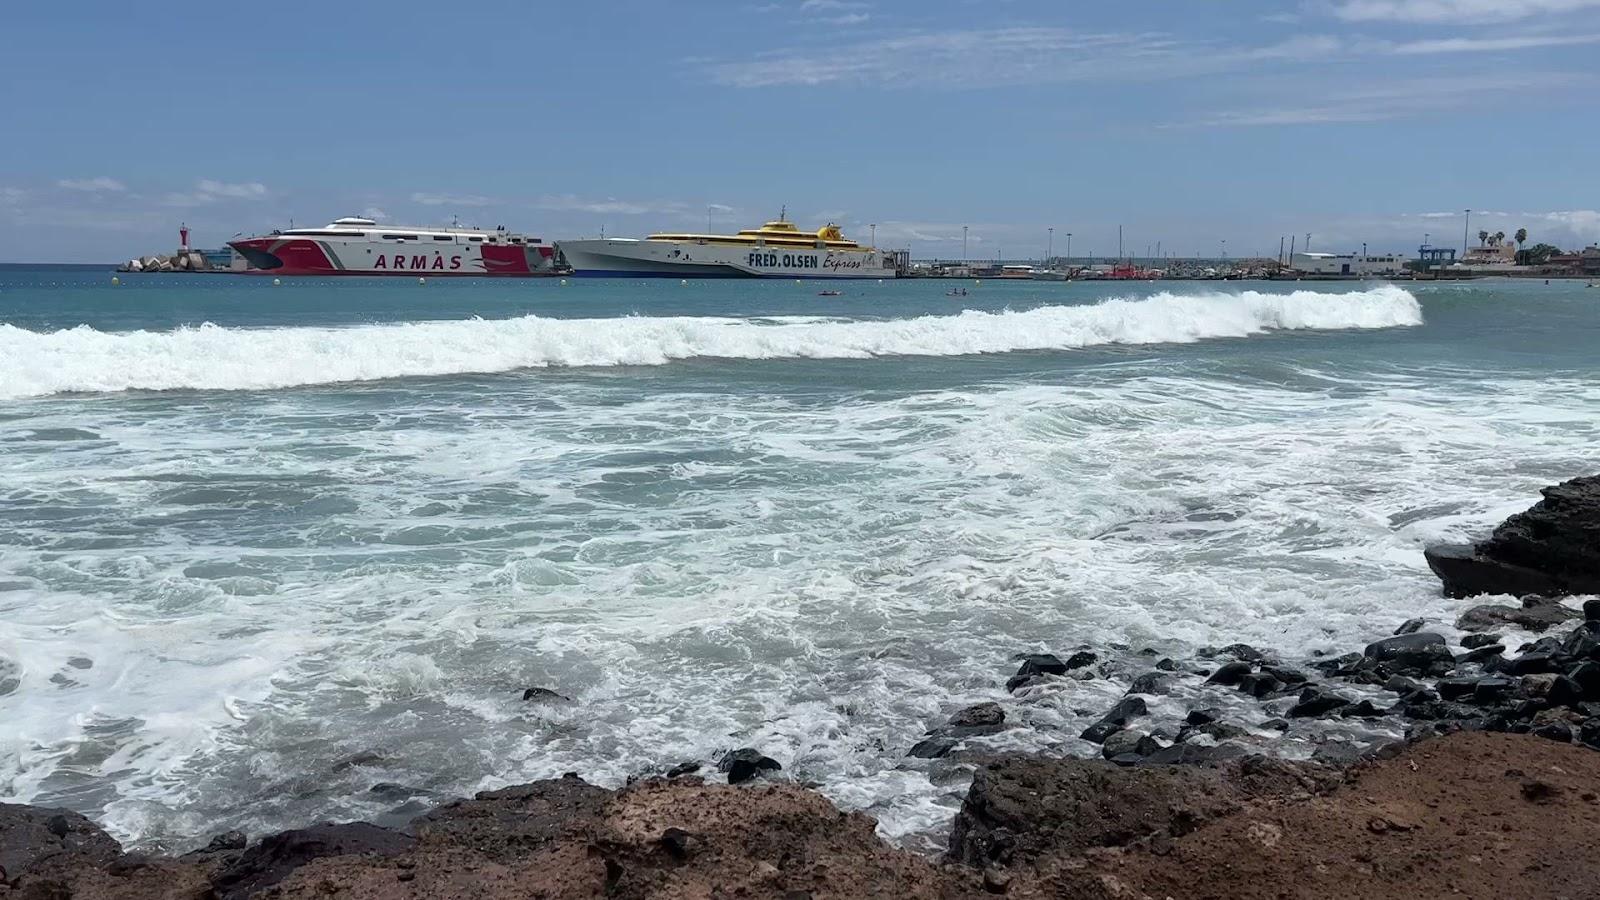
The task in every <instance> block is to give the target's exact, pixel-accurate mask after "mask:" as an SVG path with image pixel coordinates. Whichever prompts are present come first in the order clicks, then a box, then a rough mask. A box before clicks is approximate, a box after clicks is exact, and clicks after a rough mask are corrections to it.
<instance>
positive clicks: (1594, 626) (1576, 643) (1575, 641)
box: [1560, 622, 1600, 660]
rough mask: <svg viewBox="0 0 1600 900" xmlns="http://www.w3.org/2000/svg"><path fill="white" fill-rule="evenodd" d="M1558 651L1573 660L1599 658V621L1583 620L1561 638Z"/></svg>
mask: <svg viewBox="0 0 1600 900" xmlns="http://www.w3.org/2000/svg"><path fill="white" fill-rule="evenodd" d="M1560 651H1561V654H1562V655H1563V656H1566V657H1568V658H1570V659H1573V660H1584V659H1593V660H1600V622H1584V623H1583V624H1582V625H1579V626H1578V627H1577V628H1574V629H1572V630H1571V631H1570V632H1568V633H1567V636H1566V637H1565V638H1563V639H1562V641H1561V644H1560Z"/></svg>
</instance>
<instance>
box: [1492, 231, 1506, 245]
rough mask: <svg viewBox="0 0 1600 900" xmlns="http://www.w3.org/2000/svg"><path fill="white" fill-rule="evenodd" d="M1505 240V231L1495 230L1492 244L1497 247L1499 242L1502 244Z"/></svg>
mask: <svg viewBox="0 0 1600 900" xmlns="http://www.w3.org/2000/svg"><path fill="white" fill-rule="evenodd" d="M1505 242H1506V233H1505V232H1504V231H1496V232H1495V233H1494V245H1495V246H1496V247H1498V246H1500V245H1501V244H1504V243H1505Z"/></svg>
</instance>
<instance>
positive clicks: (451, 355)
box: [0, 285, 1422, 399]
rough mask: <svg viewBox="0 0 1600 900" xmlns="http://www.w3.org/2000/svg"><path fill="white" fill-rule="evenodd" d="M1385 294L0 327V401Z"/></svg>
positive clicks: (1152, 326) (979, 334)
mask: <svg viewBox="0 0 1600 900" xmlns="http://www.w3.org/2000/svg"><path fill="white" fill-rule="evenodd" d="M1421 323H1422V308H1421V306H1420V305H1419V304H1418V302H1417V300H1416V298H1415V297H1413V296H1412V295H1411V294H1410V293H1408V292H1407V291H1405V290H1403V289H1401V288H1398V287H1394V286H1392V285H1383V286H1379V287H1374V288H1372V289H1369V290H1364V291H1359V292H1351V293H1323V292H1316V291H1294V292H1292V293H1284V294H1274V293H1262V292H1259V291H1241V292H1238V293H1220V292H1208V293H1202V294H1196V295H1184V294H1173V293H1167V292H1163V293H1159V294H1155V295H1153V296H1150V297H1148V298H1144V299H1116V300H1108V301H1104V302H1101V303H1098V304H1095V305H1083V306H1042V307H1038V308H1035V309H1029V310H1025V311H1018V312H1012V311H1005V312H980V311H974V310H967V311H964V312H961V313H959V314H956V315H947V316H923V317H919V318H909V319H893V320H887V321H884V320H864V319H857V320H834V321H819V320H817V319H816V318H815V317H803V316H795V317H774V318H764V319H739V318H707V317H640V316H636V317H625V318H603V319H551V318H541V317H537V316H525V317H522V318H515V319H503V320H484V319H471V320H466V321H452V322H416V323H408V324H397V325H365V326H359V327H348V328H253V329H252V328H222V327H217V326H214V325H202V326H200V327H197V328H181V329H178V330H176V331H170V332H150V331H133V332H114V333H108V332H101V331H97V330H95V329H93V328H89V327H87V326H80V327H78V328H72V329H65V330H61V331H54V332H48V333H39V332H33V331H28V330H25V329H21V328H17V327H15V326H11V325H0V399H4V398H20V397H33V396H46V395H50V394H58V393H63V392H101V391H123V390H171V389H199V390H253V389H270V388H283V387H291V386H295V385H309V384H331V383H338V382H352V381H371V380H376V379H385V378H401V377H407V376H429V375H450V374H466V373H491V372H507V371H513V370H517V369H527V368H538V367H547V366H645V365H662V364H665V363H668V362H671V361H673V360H682V359H691V358H695V357H718V358H730V359H784V358H805V359H861V358H870V357H882V356H956V355H965V354H977V353H1006V352H1011V351H1019V350H1071V349H1079V348H1084V347H1093V346H1099V345H1106V344H1161V343H1188V342H1193V341H1199V340H1205V339H1210V338H1238V337H1247V336H1250V335H1255V334H1260V333H1262V332H1266V331H1273V330H1300V329H1346V328H1391V327H1399V326H1412V325H1420V324H1421Z"/></svg>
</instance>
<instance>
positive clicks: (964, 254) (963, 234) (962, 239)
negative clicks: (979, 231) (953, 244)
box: [961, 225, 967, 265]
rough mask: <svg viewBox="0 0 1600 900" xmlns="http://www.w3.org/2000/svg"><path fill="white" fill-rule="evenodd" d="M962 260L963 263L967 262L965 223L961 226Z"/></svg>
mask: <svg viewBox="0 0 1600 900" xmlns="http://www.w3.org/2000/svg"><path fill="white" fill-rule="evenodd" d="M961 262H962V264H963V265H965V264H966V262H967V226H965V225H963V226H961Z"/></svg>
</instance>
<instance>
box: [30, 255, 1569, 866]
mask: <svg viewBox="0 0 1600 900" xmlns="http://www.w3.org/2000/svg"><path fill="white" fill-rule="evenodd" d="M123 281H124V283H123V284H122V285H121V286H120V287H117V286H113V285H112V284H111V283H110V273H109V272H104V271H96V270H84V269H62V268H48V267H30V268H0V323H3V324H0V723H3V725H0V799H5V800H11V801H21V802H30V803H39V804H47V805H62V806H69V807H72V808H75V809H78V810H81V811H83V812H85V813H87V814H89V815H91V816H93V817H95V818H96V819H98V820H100V821H102V822H104V823H105V824H106V825H107V826H108V827H109V828H110V829H111V830H112V831H113V833H114V834H116V835H117V836H118V837H119V838H122V839H124V840H125V841H128V842H131V843H133V844H135V845H138V846H142V847H169V848H176V849H185V848H187V846H189V845H190V844H191V843H192V842H194V841H195V840H197V839H200V838H203V837H204V836H205V835H209V834H212V833H215V832H218V831H222V830H225V829H227V828H233V827H241V828H244V829H246V830H248V831H251V832H254V833H260V832H262V831H263V830H266V829H274V828H283V827H290V826H295V825H300V824H304V823H307V822H310V821H315V820H322V819H347V818H357V817H361V818H372V817H376V818H379V819H380V820H385V821H390V820H398V819H402V818H403V817H404V816H405V814H406V813H408V812H410V811H414V810H416V809H418V808H420V807H421V806H423V805H425V804H427V803H430V802H433V801H434V800H436V799H438V798H442V797H446V796H454V795H461V794H465V793H469V792H471V791H474V790H480V789H484V788H490V787H496V786H501V785H505V784H510V783H517V782H522V781H527V780H531V779H535V778H544V777H552V776H557V775H560V774H561V773H564V772H569V771H575V772H579V773H581V774H583V775H584V776H585V777H587V778H589V779H591V780H594V781H597V782H599V783H603V784H608V785H617V784H621V783H622V782H623V781H624V780H625V779H626V778H627V777H628V776H629V775H630V774H634V773H639V772H645V771H649V770H651V769H653V768H658V767H663V766H670V765H672V764H674V763H677V762H679V761H682V760H689V759H702V760H703V759H708V758H710V757H711V756H712V755H714V754H715V753H717V752H718V751H719V750H723V749H728V748H732V747H739V746H757V747H760V748H762V749H763V750H764V751H766V752H767V753H768V754H770V755H772V756H774V757H776V758H778V759H779V760H780V761H781V762H782V763H783V764H784V766H785V770H786V772H787V773H788V774H789V775H792V776H793V777H795V778H797V779H799V780H802V781H805V782H808V783H813V784H816V785H818V786H819V787H820V788H821V789H822V790H823V791H824V792H826V793H827V794H828V795H829V796H831V797H832V798H834V799H835V800H836V801H837V802H839V803H840V804H842V805H843V806H845V807H848V808H851V809H859V810H863V811H866V812H868V813H870V814H871V815H874V816H876V817H877V818H878V819H879V822H880V830H881V831H882V832H883V833H884V834H885V835H886V836H888V837H890V838H893V839H895V840H899V841H901V842H903V843H905V844H907V845H908V846H921V847H931V846H933V845H934V844H935V843H936V842H937V840H938V839H939V834H940V830H941V829H942V828H943V827H944V825H945V823H946V822H947V820H948V818H949V816H950V814H951V812H952V811H953V809H954V808H955V806H956V805H957V804H958V802H959V797H960V793H961V792H962V790H963V789H964V784H965V781H964V775H963V773H962V770H961V768H960V767H959V766H958V765H952V764H951V763H949V762H928V761H922V760H908V759H906V758H905V756H904V754H905V751H906V749H907V748H908V747H909V746H910V745H911V744H912V743H914V742H915V741H916V740H918V739H919V738H920V737H921V735H922V732H923V731H924V730H925V729H927V728H929V727H931V726H933V725H937V724H940V723H941V722H943V720H944V718H945V717H946V716H948V715H949V714H950V713H951V712H953V711H954V710H956V709H959V708H961V707H963V706H966V705H969V704H972V703H976V702H981V701H985V700H1004V701H1005V703H1006V708H1007V710H1008V715H1009V717H1010V721H1011V722H1012V723H1015V724H1017V725H1018V726H1019V727H1017V728H1014V729H1012V730H1009V731H1006V732H1004V733H1002V734H1001V735H998V736H996V737H994V738H990V739H987V740H986V741H983V742H980V745H981V746H983V747H986V748H990V749H1021V750H1039V751H1045V752H1055V753H1078V754H1088V753H1092V752H1094V749H1095V748H1093V747H1091V746H1090V745H1087V744H1084V743H1082V742H1081V741H1078V740H1077V739H1076V734H1077V732H1078V730H1080V729H1081V728H1082V727H1083V725H1085V724H1087V723H1088V722H1089V721H1092V720H1093V719H1094V718H1095V717H1097V716H1098V715H1099V714H1100V713H1101V712H1102V711H1103V710H1104V709H1105V708H1106V707H1108V706H1109V705H1110V704H1111V703H1112V702H1114V700H1115V699H1116V698H1117V697H1118V696H1120V694H1121V692H1122V690H1124V689H1125V688H1126V683H1125V682H1121V683H1118V682H1117V681H1116V679H1115V678H1101V679H1096V680H1094V681H1087V682H1081V683H1080V682H1069V683H1066V684H1063V685H1060V686H1057V687H1056V688H1055V689H1053V690H1051V691H1047V692H1040V693H1037V694H1035V695H1030V696H1029V697H1027V698H1022V699H1018V698H1011V697H1009V696H1008V695H1006V694H1005V692H1004V688H1003V683H1004V681H1005V678H1006V677H1007V676H1008V675H1010V674H1011V672H1012V671H1013V670H1014V668H1015V665H1016V663H1015V661H1014V660H1013V659H1012V657H1013V655H1014V654H1016V653H1019V652H1027V651H1036V650H1055V651H1060V650H1070V649H1072V648H1075V647H1077V646H1080V645H1089V646H1093V647H1096V648H1100V649H1102V650H1103V651H1104V650H1106V648H1123V649H1126V650H1127V651H1128V652H1130V653H1131V652H1133V651H1134V650H1136V649H1142V648H1146V647H1148V648H1152V649H1154V650H1156V651H1158V652H1159V653H1161V654H1164V655H1173V656H1179V657H1183V656H1190V655H1192V654H1193V653H1194V652H1195V651H1196V649H1197V648H1199V647H1201V646H1203V645H1206V644H1218V643H1229V642H1233V641H1241V640H1242V641H1248V642H1251V643H1254V644H1257V645H1259V646H1264V647H1270V648H1275V649H1277V650H1279V651H1280V652H1282V653H1284V654H1285V655H1288V656H1290V657H1303V656H1306V655H1309V654H1312V653H1316V652H1323V651H1337V652H1343V651H1346V650H1348V649H1351V648H1353V647H1357V646H1359V645H1360V644H1361V643H1362V642H1364V641H1367V640H1370V639H1373V638H1375V637H1378V636H1381V635H1384V634H1387V633H1388V632H1389V631H1391V630H1392V629H1393V627H1394V626H1395V625H1396V624H1398V623H1399V622H1400V621H1402V620H1404V619H1406V618H1409V617H1411V616H1415V615H1424V616H1432V617H1437V618H1439V619H1441V620H1446V621H1448V620H1449V619H1450V618H1453V616H1454V614H1455V612H1456V611H1457V610H1458V609H1459V608H1460V607H1461V604H1459V603H1455V602H1453V601H1448V600H1444V599H1442V598H1440V597H1439V592H1438V588H1437V582H1436V581H1435V580H1434V579H1433V578H1432V577H1431V576H1430V575H1429V574H1428V572H1427V569H1426V567H1425V565H1424V564H1423V562H1422V556H1421V549H1422V547H1423V546H1424V545H1425V544H1426V543H1429V542H1431V541H1435V540H1440V539H1465V538H1468V537H1470V536H1472V535H1475V534H1477V533H1479V532H1481V531H1482V530H1484V529H1485V528H1487V527H1489V526H1491V525H1492V524H1493V523H1495V522H1497V521H1498V520H1499V519H1500V518H1502V517H1503V516H1505V515H1507V514H1509V513H1511V512H1513V511H1516V510H1518V509H1521V508H1523V507H1525V506H1527V505H1528V504H1529V503H1530V502H1531V500H1532V499H1534V498H1535V497H1536V491H1537V489H1538V488H1539V487H1541V486H1543V485H1545V484H1548V483H1551V482H1553V481H1557V480H1560V479H1563V478H1567V477H1571V476H1573V475H1577V474H1583V473H1590V472H1593V471H1596V470H1597V468H1600V451H1597V448H1600V291H1596V290H1588V289H1586V288H1585V287H1584V286H1583V285H1582V284H1581V283H1559V284H1552V285H1548V286H1546V285H1544V284H1542V283H1537V282H1533V283H1528V282H1489V281H1483V282H1474V283H1463V284H1438V285H1435V284H1416V285H1409V284H1408V285H1402V286H1396V285H1386V284H1379V283H1367V284H1327V283H1305V284H1269V283H1261V284H1251V283H1229V284H1218V283H1209V284H1208V283H1193V284H1170V285H1161V284H1114V283H1101V284H1046V283H996V282H987V283H983V284H981V285H980V284H970V283H969V284H968V285H966V286H967V288H968V290H969V292H970V293H969V296H966V297H948V296H946V295H945V292H946V290H947V288H948V287H949V286H950V285H951V283H950V282H936V281H919V282H891V283H886V284H878V283H859V284H849V285H847V286H845V287H844V296H841V297H835V298H824V297H819V296H817V295H816V291H817V290H818V289H819V287H818V286H817V285H816V284H813V283H807V284H804V285H796V284H792V283H788V282H780V283H770V282H761V283H745V282H709V283H705V282H702V283H691V284H690V285H687V286H683V285H679V284H677V283H676V282H659V281H658V282H635V281H583V280H579V281H574V282H572V283H571V284H566V285H563V284H561V283H559V282H557V281H453V282H452V281H442V280H439V281H434V282H430V283H428V284H425V285H423V284H417V283H414V282H409V281H403V280H381V279H379V280H365V279H349V280H331V281H321V280H286V281H285V283H284V284H283V285H281V286H277V287H274V286H273V285H272V284H271V283H270V282H269V281H266V280H262V279H246V278H233V277H224V276H216V277H208V276H188V277H184V276H123ZM1113 652H1114V651H1113ZM529 686H542V687H548V688H552V689H555V690H557V691H560V692H561V693H563V694H566V695H568V696H570V697H571V698H572V699H573V702H572V703H571V704H554V705H539V704H528V703H524V702H522V700H521V692H522V690H523V689H524V688H526V687H529Z"/></svg>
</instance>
